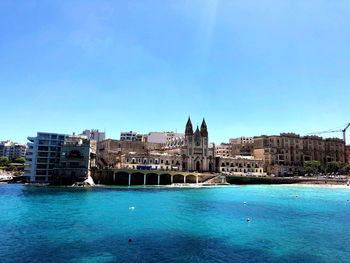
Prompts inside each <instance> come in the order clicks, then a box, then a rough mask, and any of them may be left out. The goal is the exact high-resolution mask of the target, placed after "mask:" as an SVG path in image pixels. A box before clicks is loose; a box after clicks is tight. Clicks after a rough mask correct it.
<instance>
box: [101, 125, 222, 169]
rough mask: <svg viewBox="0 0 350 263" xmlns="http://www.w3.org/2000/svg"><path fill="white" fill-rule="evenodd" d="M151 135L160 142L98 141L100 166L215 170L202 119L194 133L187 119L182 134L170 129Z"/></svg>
mask: <svg viewBox="0 0 350 263" xmlns="http://www.w3.org/2000/svg"><path fill="white" fill-rule="evenodd" d="M130 134H131V133H129V135H130ZM150 134H151V136H153V138H157V139H154V140H156V141H161V142H149V141H147V142H145V141H137V140H134V141H132V140H131V141H130V140H124V141H123V140H119V141H118V140H110V139H109V140H105V141H102V142H100V143H98V146H97V155H98V156H97V159H98V161H99V166H100V167H117V168H119V167H120V168H127V167H137V166H138V165H139V166H145V167H144V169H174V170H186V171H199V172H208V171H215V160H214V148H209V144H208V130H207V125H206V123H205V120H204V119H203V122H202V125H201V128H200V129H199V127H198V126H197V129H196V131H195V132H193V127H192V123H191V120H190V118H189V119H188V121H187V124H186V129H185V134H184V135H183V134H176V133H172V132H170V133H166V134H164V133H163V134H162V133H156V134H155V133H153V134H152V133H150ZM177 136H179V137H177ZM129 137H130V136H129ZM160 138H161V139H160ZM164 138H165V139H166V142H164ZM158 139H159V140H158ZM152 140H153V139H152V137H151V141H152ZM155 162H156V163H155Z"/></svg>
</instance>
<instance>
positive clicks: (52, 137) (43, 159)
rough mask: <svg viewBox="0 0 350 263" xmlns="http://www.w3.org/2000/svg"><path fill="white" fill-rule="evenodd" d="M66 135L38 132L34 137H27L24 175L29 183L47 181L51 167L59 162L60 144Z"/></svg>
mask: <svg viewBox="0 0 350 263" xmlns="http://www.w3.org/2000/svg"><path fill="white" fill-rule="evenodd" d="M67 136H68V135H66V134H58V133H46V132H38V133H37V136H36V137H28V140H29V142H28V144H27V146H28V149H27V153H26V165H27V166H26V167H25V168H24V176H25V177H26V181H27V182H30V183H49V182H51V181H52V175H53V169H54V167H55V165H56V164H57V163H58V162H59V157H60V153H61V145H62V144H63V142H64V139H65V138H66V137H67Z"/></svg>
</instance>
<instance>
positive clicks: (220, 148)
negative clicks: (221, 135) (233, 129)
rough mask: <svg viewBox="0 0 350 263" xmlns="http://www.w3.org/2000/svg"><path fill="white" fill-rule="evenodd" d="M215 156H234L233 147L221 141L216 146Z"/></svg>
mask: <svg viewBox="0 0 350 263" xmlns="http://www.w3.org/2000/svg"><path fill="white" fill-rule="evenodd" d="M215 156H217V157H232V147H231V144H229V143H221V144H220V145H216V146H215Z"/></svg>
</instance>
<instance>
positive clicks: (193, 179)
mask: <svg viewBox="0 0 350 263" xmlns="http://www.w3.org/2000/svg"><path fill="white" fill-rule="evenodd" d="M196 182H197V177H196V176H195V175H193V174H189V175H187V176H186V183H188V184H195V183H196Z"/></svg>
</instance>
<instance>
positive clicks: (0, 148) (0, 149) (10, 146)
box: [0, 140, 27, 160]
mask: <svg viewBox="0 0 350 263" xmlns="http://www.w3.org/2000/svg"><path fill="white" fill-rule="evenodd" d="M26 150H27V145H25V144H21V143H15V142H12V141H9V140H8V141H2V142H0V157H2V156H5V157H7V158H9V159H10V160H11V159H13V158H18V157H23V158H24V157H25V155H26Z"/></svg>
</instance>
